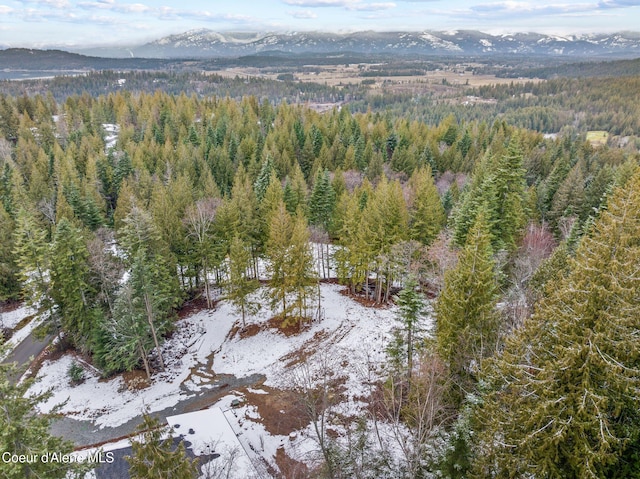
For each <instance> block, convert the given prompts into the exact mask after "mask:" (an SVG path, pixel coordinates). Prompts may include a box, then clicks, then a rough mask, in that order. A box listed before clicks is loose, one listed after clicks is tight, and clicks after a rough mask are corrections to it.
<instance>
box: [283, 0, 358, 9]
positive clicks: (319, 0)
mask: <svg viewBox="0 0 640 479" xmlns="http://www.w3.org/2000/svg"><path fill="white" fill-rule="evenodd" d="M284 3H286V4H287V5H293V6H296V7H348V6H349V5H352V4H354V3H359V0H284Z"/></svg>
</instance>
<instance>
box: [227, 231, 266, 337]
mask: <svg viewBox="0 0 640 479" xmlns="http://www.w3.org/2000/svg"><path fill="white" fill-rule="evenodd" d="M250 270H251V251H250V250H249V247H248V246H247V245H246V244H245V243H244V242H243V241H242V240H241V239H240V238H239V237H238V236H234V238H233V239H232V240H231V246H230V248H229V270H228V276H227V281H226V282H225V290H226V295H227V299H228V300H229V301H230V302H231V304H233V305H234V307H235V308H236V310H239V311H240V313H241V314H242V325H243V326H246V316H247V314H252V313H254V312H256V311H257V309H258V307H259V303H256V302H255V301H252V300H251V299H250V295H251V294H252V293H254V292H255V291H256V290H257V289H258V287H259V286H260V282H259V281H258V280H257V279H256V278H254V277H253V276H252V275H251V273H250Z"/></svg>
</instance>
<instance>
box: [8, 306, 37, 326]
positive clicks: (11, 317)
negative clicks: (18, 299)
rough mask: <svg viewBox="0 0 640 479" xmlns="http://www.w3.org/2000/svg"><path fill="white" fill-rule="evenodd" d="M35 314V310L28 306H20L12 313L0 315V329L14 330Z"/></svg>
mask: <svg viewBox="0 0 640 479" xmlns="http://www.w3.org/2000/svg"><path fill="white" fill-rule="evenodd" d="M34 314H36V311H35V309H33V308H31V307H29V306H20V307H19V308H16V309H14V310H13V311H7V312H5V313H0V328H8V329H15V327H16V326H17V325H18V324H19V323H20V322H21V321H22V320H23V319H24V318H26V317H28V316H33V315H34Z"/></svg>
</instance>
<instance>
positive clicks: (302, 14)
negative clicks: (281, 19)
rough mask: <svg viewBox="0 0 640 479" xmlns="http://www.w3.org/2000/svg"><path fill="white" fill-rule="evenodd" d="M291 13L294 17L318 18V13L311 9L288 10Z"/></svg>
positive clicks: (304, 18)
mask: <svg viewBox="0 0 640 479" xmlns="http://www.w3.org/2000/svg"><path fill="white" fill-rule="evenodd" d="M287 13H288V14H289V15H291V16H292V17H293V18H299V19H301V20H309V19H312V18H318V15H316V14H315V13H313V12H312V11H310V10H295V11H289V12H287Z"/></svg>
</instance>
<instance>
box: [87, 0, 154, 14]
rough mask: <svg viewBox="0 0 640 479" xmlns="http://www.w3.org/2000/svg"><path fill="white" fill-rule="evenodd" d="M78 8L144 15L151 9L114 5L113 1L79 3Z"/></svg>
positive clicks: (132, 5)
mask: <svg viewBox="0 0 640 479" xmlns="http://www.w3.org/2000/svg"><path fill="white" fill-rule="evenodd" d="M78 6H79V7H81V8H84V9H86V10H93V9H96V10H109V11H112V12H118V13H145V12H149V11H151V7H149V6H147V5H143V4H142V3H116V2H115V1H114V0H98V1H96V2H80V3H78Z"/></svg>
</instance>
